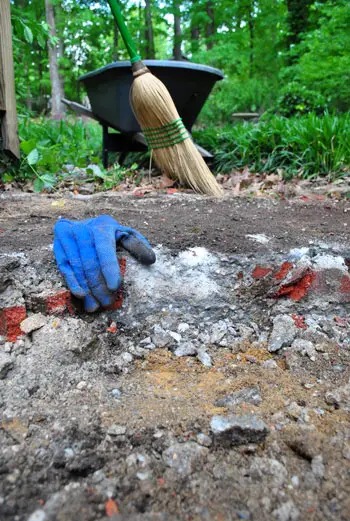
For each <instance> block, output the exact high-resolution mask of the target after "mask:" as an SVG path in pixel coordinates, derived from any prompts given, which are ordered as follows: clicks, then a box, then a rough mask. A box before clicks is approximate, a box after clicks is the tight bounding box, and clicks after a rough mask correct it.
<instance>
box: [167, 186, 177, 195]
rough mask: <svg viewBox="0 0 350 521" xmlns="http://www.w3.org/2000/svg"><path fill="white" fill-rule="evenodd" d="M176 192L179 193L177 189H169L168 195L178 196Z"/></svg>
mask: <svg viewBox="0 0 350 521" xmlns="http://www.w3.org/2000/svg"><path fill="white" fill-rule="evenodd" d="M176 192H177V188H169V189H168V190H167V194H168V195H173V194H176Z"/></svg>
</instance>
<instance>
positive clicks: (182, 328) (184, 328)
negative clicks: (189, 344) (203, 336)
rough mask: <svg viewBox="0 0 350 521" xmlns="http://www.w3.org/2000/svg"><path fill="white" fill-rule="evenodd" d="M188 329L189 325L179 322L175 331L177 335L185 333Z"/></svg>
mask: <svg viewBox="0 0 350 521" xmlns="http://www.w3.org/2000/svg"><path fill="white" fill-rule="evenodd" d="M189 329H190V325H189V324H187V323H186V322H180V324H179V325H178V327H177V330H178V331H179V333H185V331H188V330H189Z"/></svg>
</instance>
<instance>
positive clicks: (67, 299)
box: [45, 290, 74, 315]
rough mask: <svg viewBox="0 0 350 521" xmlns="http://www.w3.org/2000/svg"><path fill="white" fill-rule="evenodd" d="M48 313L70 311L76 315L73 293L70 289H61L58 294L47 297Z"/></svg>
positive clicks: (54, 313) (55, 313)
mask: <svg viewBox="0 0 350 521" xmlns="http://www.w3.org/2000/svg"><path fill="white" fill-rule="evenodd" d="M45 304H46V313H48V314H49V315H57V314H61V313H64V312H65V311H69V313H71V314H72V315H74V307H73V304H72V295H71V292H70V291H68V290H64V291H60V292H59V293H56V295H52V296H50V297H46V299H45Z"/></svg>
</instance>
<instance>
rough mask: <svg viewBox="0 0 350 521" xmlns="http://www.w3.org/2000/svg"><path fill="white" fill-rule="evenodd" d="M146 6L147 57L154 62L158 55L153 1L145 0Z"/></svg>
mask: <svg viewBox="0 0 350 521" xmlns="http://www.w3.org/2000/svg"><path fill="white" fill-rule="evenodd" d="M145 4H146V5H145V40H146V46H145V57H146V58H148V59H149V60H154V59H155V57H156V54H155V50H154V36H153V23H152V6H151V0H145Z"/></svg>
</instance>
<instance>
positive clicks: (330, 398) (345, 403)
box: [325, 381, 350, 411]
mask: <svg viewBox="0 0 350 521" xmlns="http://www.w3.org/2000/svg"><path fill="white" fill-rule="evenodd" d="M325 400H326V403H328V405H333V406H334V407H335V408H336V409H344V410H345V411H350V381H349V383H348V384H346V385H344V386H343V387H338V388H337V389H334V391H329V392H328V393H326V395H325Z"/></svg>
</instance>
